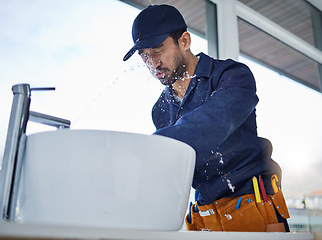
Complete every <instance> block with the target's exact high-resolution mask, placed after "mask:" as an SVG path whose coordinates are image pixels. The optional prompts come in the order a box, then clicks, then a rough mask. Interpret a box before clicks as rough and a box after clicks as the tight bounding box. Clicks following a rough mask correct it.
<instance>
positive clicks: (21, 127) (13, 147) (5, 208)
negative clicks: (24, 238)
mask: <svg viewBox="0 0 322 240" xmlns="http://www.w3.org/2000/svg"><path fill="white" fill-rule="evenodd" d="M46 90H55V88H30V85H29V84H18V85H14V86H13V87H12V92H13V95H14V97H13V102H12V108H11V115H10V120H9V127H8V133H7V140H6V145H5V150H4V155H3V159H2V168H1V173H0V221H1V220H12V218H13V216H14V211H15V205H16V198H17V190H18V189H17V186H18V183H19V179H20V173H21V165H22V158H23V153H24V149H25V144H26V128H27V122H28V120H30V121H34V122H38V123H42V124H46V125H50V126H53V127H56V128H57V129H60V128H69V127H70V121H69V120H65V119H61V118H57V117H53V116H49V115H45V114H42V113H37V112H32V111H30V110H29V108H30V97H31V91H46Z"/></svg>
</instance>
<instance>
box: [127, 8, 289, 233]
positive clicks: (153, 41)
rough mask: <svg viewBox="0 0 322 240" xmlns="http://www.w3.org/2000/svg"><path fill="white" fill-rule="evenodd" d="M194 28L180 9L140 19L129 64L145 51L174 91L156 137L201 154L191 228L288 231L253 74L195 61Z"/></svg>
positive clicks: (160, 104)
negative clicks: (260, 130) (259, 124)
mask: <svg viewBox="0 0 322 240" xmlns="http://www.w3.org/2000/svg"><path fill="white" fill-rule="evenodd" d="M186 29H187V25H186V23H185V21H184V19H183V17H182V16H181V14H180V12H179V11H178V10H177V9H176V8H174V7H172V6H169V5H153V6H149V7H148V8H146V9H144V10H143V11H142V12H141V13H140V14H139V15H138V16H137V17H136V19H135V20H134V23H133V27H132V37H133V42H134V46H133V47H132V49H131V50H130V51H129V52H128V53H127V54H126V55H125V57H124V59H123V60H124V61H126V60H127V59H128V58H129V57H131V56H132V55H133V54H134V52H135V51H137V50H138V53H139V55H140V56H141V57H142V59H143V61H144V62H145V64H146V65H147V67H148V68H149V70H150V72H151V74H152V75H153V76H155V77H156V78H158V79H159V80H160V81H161V83H162V84H164V85H165V86H166V87H165V89H164V91H163V92H162V94H161V96H160V97H159V99H158V101H157V102H156V103H155V105H154V107H153V109H152V118H153V122H154V125H155V126H156V129H157V131H156V132H155V134H159V135H163V136H167V137H170V138H174V139H177V140H179V141H182V142H185V143H187V144H189V145H190V146H192V147H193V148H194V149H195V151H196V167H195V173H194V179H193V184H192V186H193V188H194V189H195V190H196V193H197V199H196V201H197V202H196V203H195V204H194V205H192V206H190V208H189V214H188V215H187V217H186V224H187V229H188V230H204V229H206V230H211V231H288V225H287V221H286V218H288V217H289V215H288V211H287V207H286V204H285V201H284V198H283V195H282V192H281V190H280V182H279V181H278V179H281V170H280V168H279V166H278V164H277V163H275V162H274V161H273V160H272V159H271V151H272V147H271V144H270V142H269V141H268V140H266V139H263V138H259V137H258V136H257V131H256V116H255V106H256V104H257V102H258V98H257V96H256V86H255V80H254V77H253V75H252V73H251V71H250V70H249V69H248V67H247V66H245V65H244V64H241V63H238V62H235V61H233V60H226V61H223V60H215V59H213V58H211V57H209V56H207V55H205V54H203V53H200V54H199V55H197V56H195V55H193V54H192V52H191V51H190V45H191V37H190V34H189V32H187V31H186ZM258 181H259V183H260V184H259V185H258ZM259 186H260V188H261V192H259V190H258V189H259Z"/></svg>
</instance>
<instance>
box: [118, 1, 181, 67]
mask: <svg viewBox="0 0 322 240" xmlns="http://www.w3.org/2000/svg"><path fill="white" fill-rule="evenodd" d="M186 28H187V24H186V23H185V21H184V19H183V17H182V15H181V13H180V12H179V11H178V10H177V9H176V8H175V7H173V6H170V5H165V4H163V5H151V6H149V7H147V8H146V9H144V10H142V12H140V14H139V15H138V16H137V17H136V18H135V20H134V22H133V26H132V38H133V42H134V46H133V47H132V48H131V49H130V51H129V52H128V53H127V54H126V55H125V56H124V58H123V61H126V60H127V59H129V58H130V57H131V56H132V55H133V54H134V53H135V51H136V50H139V49H144V48H151V47H154V46H156V45H158V44H160V43H162V42H163V41H164V40H165V39H166V38H167V37H168V36H169V34H170V33H171V32H174V31H177V30H181V29H186Z"/></svg>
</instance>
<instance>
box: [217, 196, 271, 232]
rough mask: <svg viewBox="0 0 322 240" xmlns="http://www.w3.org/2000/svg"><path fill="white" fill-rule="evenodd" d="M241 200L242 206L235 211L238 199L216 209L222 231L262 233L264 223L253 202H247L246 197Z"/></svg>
mask: <svg viewBox="0 0 322 240" xmlns="http://www.w3.org/2000/svg"><path fill="white" fill-rule="evenodd" d="M242 198H243V199H242V204H241V206H240V208H238V209H237V210H236V209H235V208H236V203H237V201H238V198H234V199H233V200H231V201H229V202H228V203H227V204H226V205H223V206H220V207H219V208H218V212H219V215H220V217H221V223H222V228H223V231H245V232H246V231H247V232H264V231H265V221H264V218H263V216H262V215H261V214H260V212H259V210H258V208H257V206H256V203H255V201H254V200H252V201H251V202H247V201H248V199H249V198H250V197H249V196H247V195H245V196H243V197H242Z"/></svg>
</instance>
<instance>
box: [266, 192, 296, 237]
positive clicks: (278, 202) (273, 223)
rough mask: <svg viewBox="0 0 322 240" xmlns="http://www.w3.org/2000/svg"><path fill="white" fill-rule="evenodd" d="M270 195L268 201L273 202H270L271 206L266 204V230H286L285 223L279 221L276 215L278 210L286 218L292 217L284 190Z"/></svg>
mask: <svg viewBox="0 0 322 240" xmlns="http://www.w3.org/2000/svg"><path fill="white" fill-rule="evenodd" d="M268 197H269V199H270V200H269V201H268V203H270V202H272V203H273V204H269V208H268V207H267V206H266V213H267V217H268V222H267V224H266V232H285V228H284V224H283V223H278V220H277V217H276V211H277V212H278V213H279V215H280V216H281V217H282V218H284V219H288V218H289V217H290V214H289V212H288V209H287V205H286V202H285V199H284V196H283V192H282V191H281V190H279V191H277V192H276V193H275V194H274V195H273V196H268ZM266 205H268V204H267V202H266ZM272 205H273V206H272ZM272 207H273V208H272ZM274 207H275V209H276V211H275V209H274ZM268 209H269V210H268Z"/></svg>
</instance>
